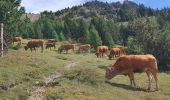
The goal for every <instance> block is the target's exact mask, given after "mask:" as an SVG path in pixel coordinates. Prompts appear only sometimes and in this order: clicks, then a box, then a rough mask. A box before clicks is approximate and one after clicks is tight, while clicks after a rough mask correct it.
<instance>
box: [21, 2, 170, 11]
mask: <svg viewBox="0 0 170 100" xmlns="http://www.w3.org/2000/svg"><path fill="white" fill-rule="evenodd" d="M88 1H92V0H22V2H21V6H24V7H25V9H26V12H28V13H39V12H42V11H44V10H47V11H57V10H61V9H64V8H66V7H72V6H75V5H80V4H83V3H85V2H88ZM98 1H103V2H109V3H110V2H116V1H120V2H123V1H124V0H98ZM129 1H134V2H136V3H137V4H139V3H140V4H144V5H145V6H147V7H151V8H154V9H156V8H158V9H161V8H164V7H170V0H129Z"/></svg>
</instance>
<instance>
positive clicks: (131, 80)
mask: <svg viewBox="0 0 170 100" xmlns="http://www.w3.org/2000/svg"><path fill="white" fill-rule="evenodd" d="M128 77H129V79H130V86H132V78H131V76H130V75H129V74H128Z"/></svg>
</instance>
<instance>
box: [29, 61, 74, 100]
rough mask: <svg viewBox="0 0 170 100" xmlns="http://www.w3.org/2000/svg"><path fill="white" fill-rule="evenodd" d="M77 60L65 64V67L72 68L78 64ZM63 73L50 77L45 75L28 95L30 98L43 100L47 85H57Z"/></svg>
mask: <svg viewBox="0 0 170 100" xmlns="http://www.w3.org/2000/svg"><path fill="white" fill-rule="evenodd" d="M76 64H77V62H72V63H70V64H68V65H66V66H65V68H67V69H70V68H72V67H74V66H76ZM61 76H62V74H60V73H55V74H52V75H50V76H48V77H45V78H44V80H43V82H36V83H35V86H34V87H33V91H32V92H31V94H30V96H29V97H28V100H42V99H43V97H44V96H45V91H46V89H47V87H53V86H56V85H57V84H58V83H59V81H60V77H61Z"/></svg>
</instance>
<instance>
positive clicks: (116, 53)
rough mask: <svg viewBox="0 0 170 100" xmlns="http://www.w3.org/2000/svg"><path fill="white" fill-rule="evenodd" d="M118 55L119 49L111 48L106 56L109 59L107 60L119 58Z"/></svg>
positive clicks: (119, 53)
mask: <svg viewBox="0 0 170 100" xmlns="http://www.w3.org/2000/svg"><path fill="white" fill-rule="evenodd" d="M120 55H121V49H120V48H112V49H111V50H110V54H109V55H108V57H109V60H111V59H112V57H113V58H115V57H117V56H120Z"/></svg>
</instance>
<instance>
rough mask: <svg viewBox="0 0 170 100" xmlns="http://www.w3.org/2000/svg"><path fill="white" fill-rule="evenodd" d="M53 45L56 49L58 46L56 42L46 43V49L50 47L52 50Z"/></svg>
mask: <svg viewBox="0 0 170 100" xmlns="http://www.w3.org/2000/svg"><path fill="white" fill-rule="evenodd" d="M51 47H54V49H55V48H56V46H55V43H46V47H45V48H46V49H48V48H50V50H51Z"/></svg>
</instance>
